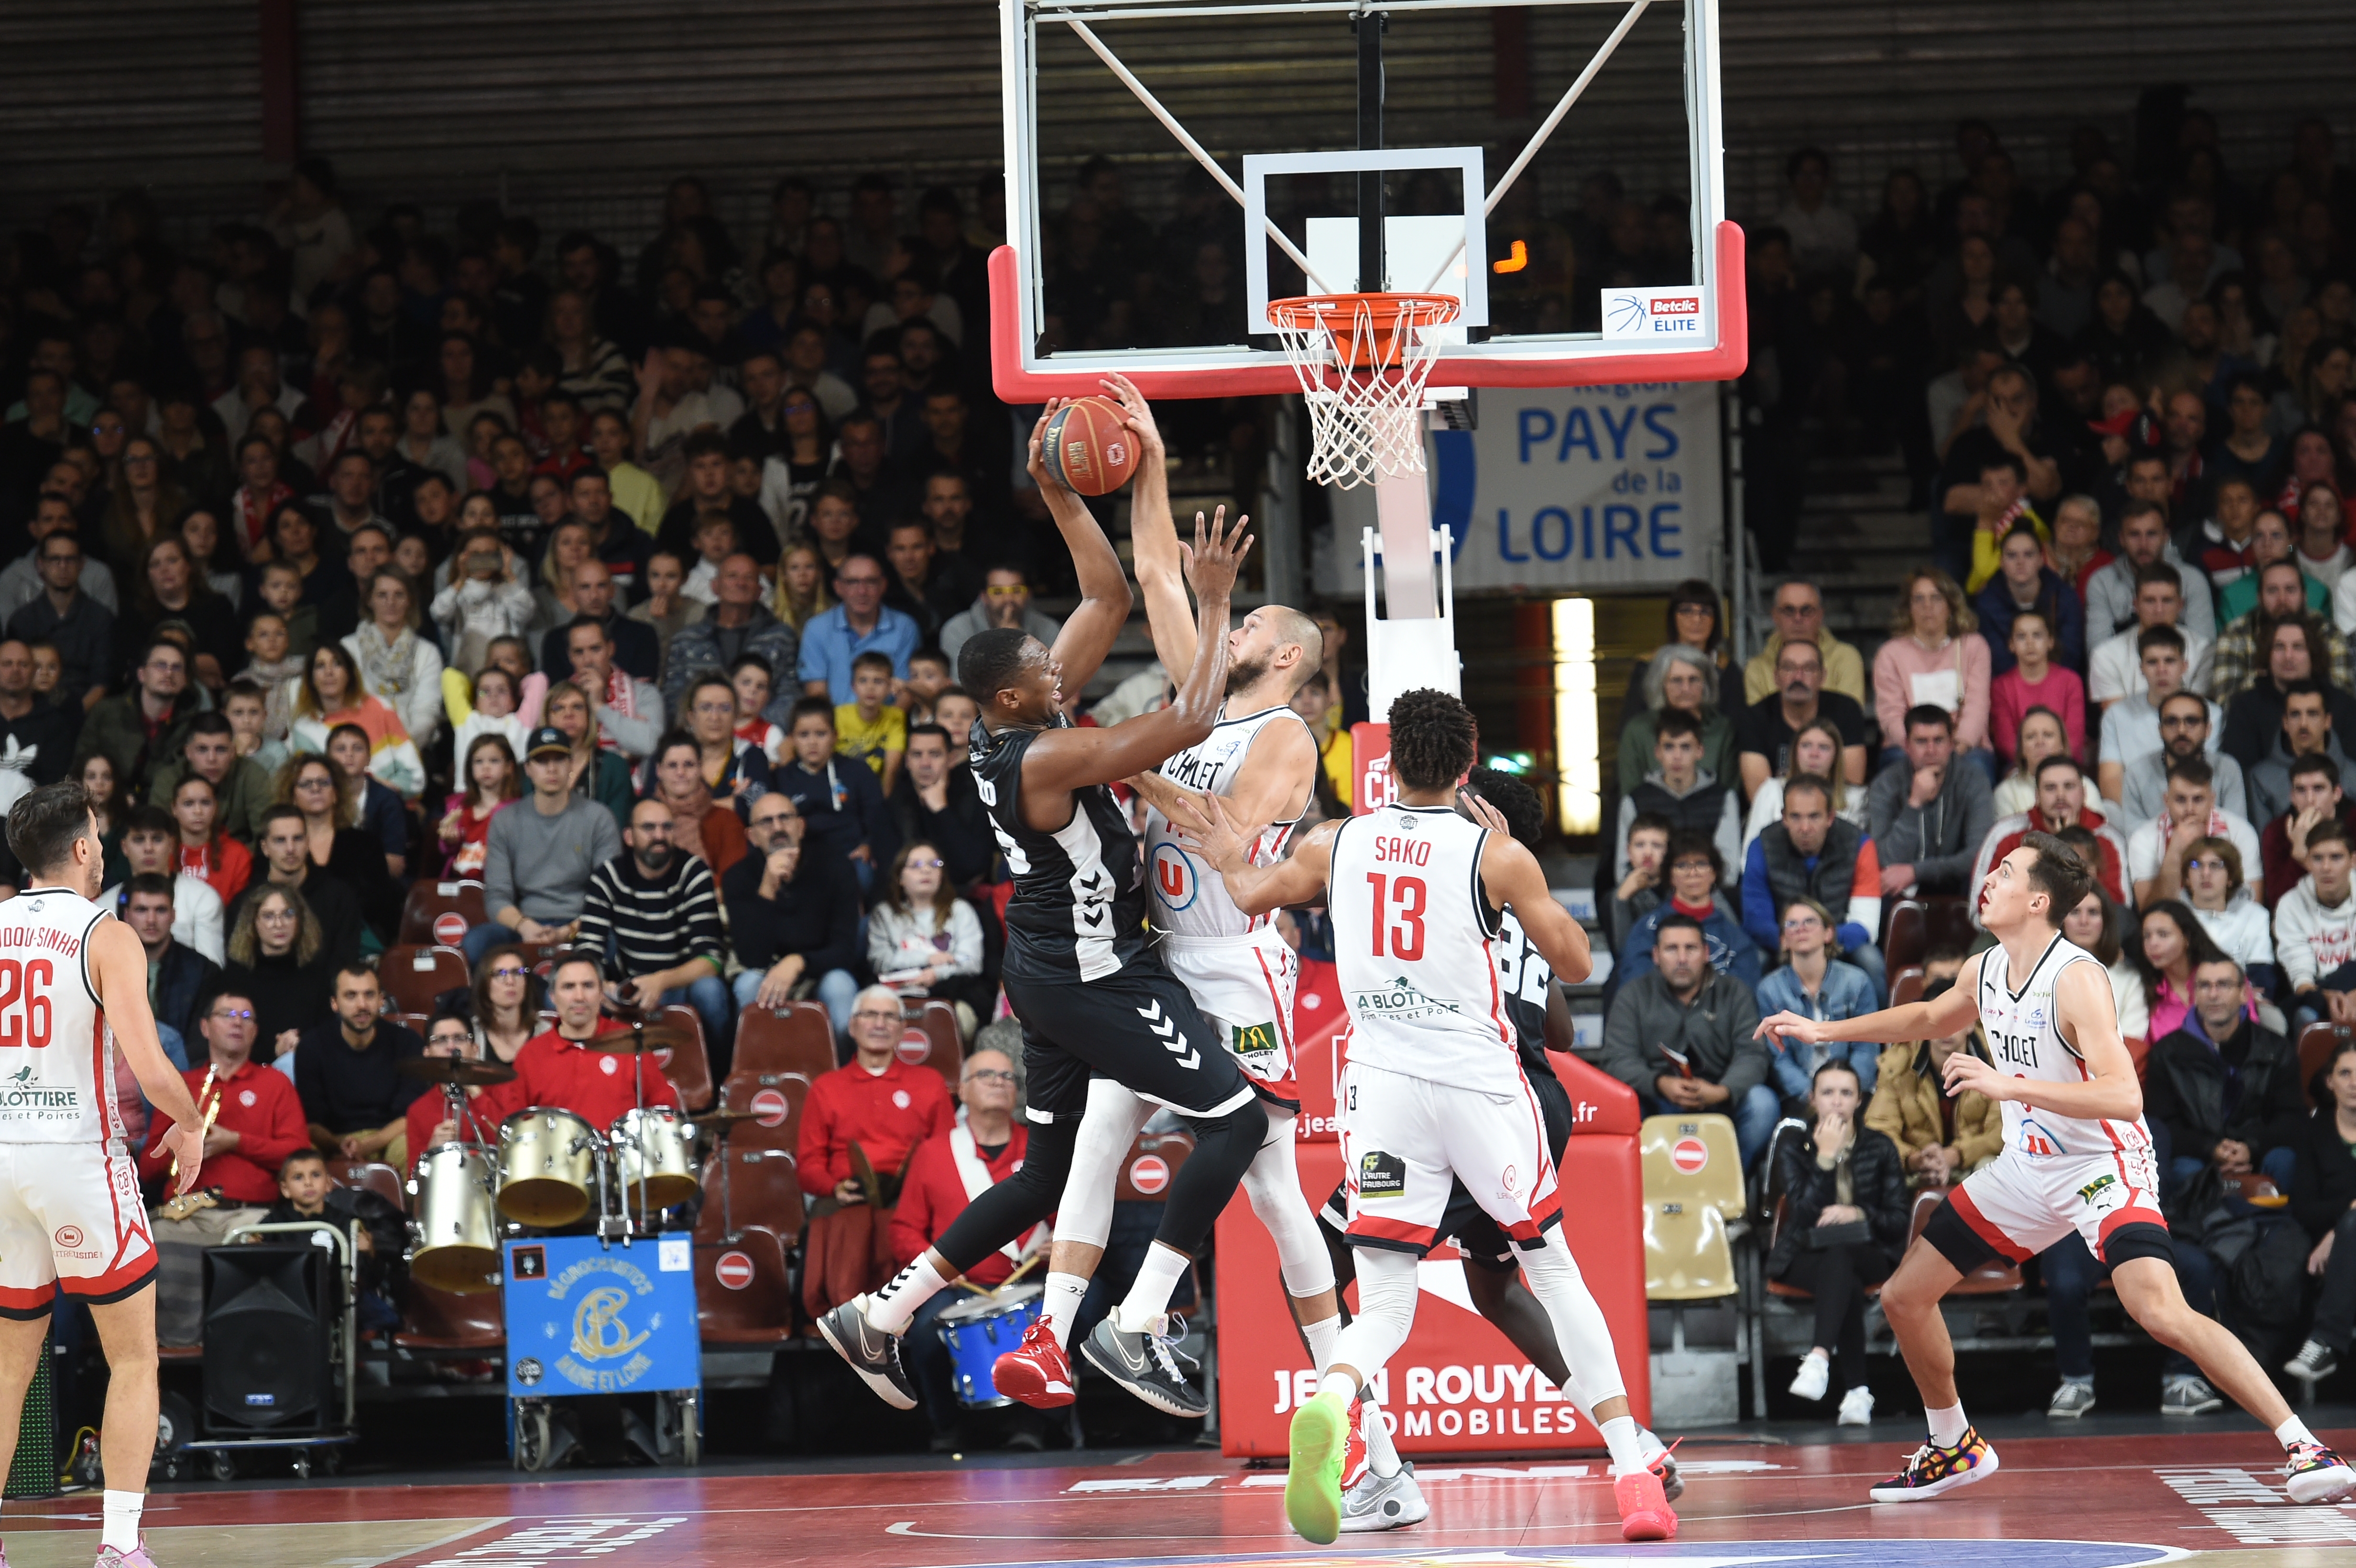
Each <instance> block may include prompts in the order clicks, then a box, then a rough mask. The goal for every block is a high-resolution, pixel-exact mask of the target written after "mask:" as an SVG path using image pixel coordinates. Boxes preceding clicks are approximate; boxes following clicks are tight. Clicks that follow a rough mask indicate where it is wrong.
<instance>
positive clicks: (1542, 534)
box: [1318, 382, 1726, 592]
mask: <svg viewBox="0 0 2356 1568" xmlns="http://www.w3.org/2000/svg"><path fill="white" fill-rule="evenodd" d="M1479 409H1480V427H1481V428H1480V429H1478V430H1477V431H1436V432H1432V433H1431V434H1430V435H1429V436H1427V437H1426V438H1425V451H1426V455H1427V458H1428V460H1429V462H1430V464H1431V475H1430V479H1431V518H1432V523H1433V525H1434V526H1435V527H1439V528H1446V529H1447V530H1448V531H1449V534H1450V536H1451V538H1452V539H1453V540H1454V541H1455V542H1454V555H1453V560H1452V568H1453V571H1454V573H1455V581H1456V589H1457V592H1497V591H1506V592H1514V591H1519V590H1532V589H1535V590H1559V589H1646V588H1652V589H1665V588H1667V587H1669V586H1670V585H1672V584H1674V583H1676V582H1679V581H1683V580H1685V579H1686V578H1688V577H1699V578H1704V579H1708V580H1712V581H1715V579H1716V576H1717V572H1718V565H1719V550H1720V549H1721V546H1722V542H1723V539H1724V537H1725V522H1726V496H1725V485H1724V460H1725V452H1724V442H1723V429H1724V415H1723V414H1722V413H1721V411H1720V408H1719V388H1718V386H1717V384H1716V383H1715V382H1694V383H1686V382H1663V383H1655V384H1649V385H1622V386H1612V387H1563V388H1553V389H1511V388H1496V387H1486V388H1483V389H1482V390H1481V393H1480V404H1479ZM1332 499H1333V518H1334V530H1333V549H1332V550H1331V552H1330V554H1326V555H1325V556H1324V558H1323V559H1322V560H1320V561H1319V563H1318V565H1319V568H1320V570H1319V572H1318V577H1319V579H1320V581H1319V584H1318V585H1319V587H1321V588H1322V589H1323V590H1324V591H1325V592H1359V591H1360V577H1359V557H1358V537H1359V533H1360V531H1361V530H1362V529H1363V528H1369V527H1372V526H1373V525H1374V522H1375V504H1374V491H1373V489H1372V487H1370V486H1361V487H1359V488H1357V489H1353V490H1338V491H1334V492H1332Z"/></svg>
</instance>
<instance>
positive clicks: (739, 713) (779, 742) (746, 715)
mask: <svg viewBox="0 0 2356 1568" xmlns="http://www.w3.org/2000/svg"><path fill="white" fill-rule="evenodd" d="M728 684H729V686H730V687H732V688H734V690H735V693H736V739H737V740H738V741H742V742H743V743H744V744H745V745H747V746H757V747H759V748H760V752H761V754H762V755H763V756H765V757H766V758H768V759H769V766H770V767H772V768H775V767H776V765H777V762H778V760H779V759H780V758H782V757H783V756H784V755H785V754H786V732H785V731H783V730H780V729H778V728H777V727H776V725H775V724H772V723H770V722H769V721H768V720H766V718H764V717H762V709H766V708H767V707H768V706H769V688H770V687H771V686H772V685H774V684H775V683H774V681H773V680H772V678H771V677H770V674H769V661H768V660H766V659H765V658H763V657H762V656H760V655H758V654H740V655H738V656H737V658H736V663H735V664H734V666H733V667H731V668H730V669H729V671H728Z"/></svg>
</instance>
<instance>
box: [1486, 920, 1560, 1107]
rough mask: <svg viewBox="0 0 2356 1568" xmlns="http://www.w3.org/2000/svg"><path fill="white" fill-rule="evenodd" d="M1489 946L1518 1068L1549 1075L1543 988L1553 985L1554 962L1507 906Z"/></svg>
mask: <svg viewBox="0 0 2356 1568" xmlns="http://www.w3.org/2000/svg"><path fill="white" fill-rule="evenodd" d="M1490 946H1491V948H1492V949H1493V950H1494V952H1495V953H1496V955H1497V990H1498V992H1499V994H1500V995H1501V996H1503V997H1504V998H1505V1017H1506V1018H1507V1019H1511V1020H1512V1022H1513V1025H1514V1035H1515V1040H1514V1045H1515V1051H1516V1052H1517V1053H1518V1054H1519V1055H1520V1057H1521V1059H1522V1071H1523V1072H1526V1073H1527V1074H1528V1075H1529V1076H1530V1077H1531V1078H1532V1079H1538V1078H1552V1077H1554V1076H1555V1071H1554V1063H1552V1062H1550V1061H1547V1053H1546V1026H1547V991H1548V990H1550V989H1551V988H1552V987H1553V985H1554V966H1553V965H1550V964H1548V963H1547V961H1546V955H1544V954H1542V953H1540V952H1539V951H1538V950H1537V946H1536V945H1535V944H1532V943H1531V941H1530V939H1529V937H1528V935H1527V934H1526V933H1524V932H1523V930H1522V923H1521V921H1520V920H1519V919H1517V918H1516V917H1515V914H1514V912H1513V911H1512V910H1510V909H1508V910H1506V911H1505V916H1504V918H1503V919H1502V921H1501V922H1500V923H1499V926H1498V931H1497V934H1496V937H1495V939H1494V941H1493V942H1492V943H1491V944H1490Z"/></svg>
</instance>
